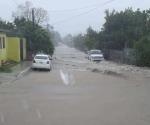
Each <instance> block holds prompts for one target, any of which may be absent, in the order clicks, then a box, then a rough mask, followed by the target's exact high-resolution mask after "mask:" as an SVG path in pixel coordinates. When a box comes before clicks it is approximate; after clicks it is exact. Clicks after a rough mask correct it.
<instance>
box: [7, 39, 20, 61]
mask: <svg viewBox="0 0 150 125" xmlns="http://www.w3.org/2000/svg"><path fill="white" fill-rule="evenodd" d="M7 43H8V45H7V59H8V60H13V61H16V62H20V38H18V37H7Z"/></svg>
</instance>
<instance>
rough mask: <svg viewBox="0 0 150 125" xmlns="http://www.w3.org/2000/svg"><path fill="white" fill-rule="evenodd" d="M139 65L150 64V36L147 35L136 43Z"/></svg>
mask: <svg viewBox="0 0 150 125" xmlns="http://www.w3.org/2000/svg"><path fill="white" fill-rule="evenodd" d="M135 50H136V59H137V65H140V66H150V37H149V36H146V37H143V38H142V39H140V40H139V41H137V42H136V43H135Z"/></svg>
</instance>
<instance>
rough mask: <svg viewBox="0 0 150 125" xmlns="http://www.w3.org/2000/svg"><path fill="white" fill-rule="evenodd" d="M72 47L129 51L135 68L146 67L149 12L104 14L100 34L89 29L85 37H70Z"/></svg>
mask: <svg viewBox="0 0 150 125" xmlns="http://www.w3.org/2000/svg"><path fill="white" fill-rule="evenodd" d="M72 44H73V45H74V46H75V47H76V48H77V49H79V50H82V51H85V50H90V49H101V50H111V49H113V50H120V51H123V50H124V49H125V48H131V49H134V50H135V58H136V64H137V65H140V66H150V9H149V10H140V9H137V10H133V9H132V8H128V9H125V10H124V11H115V10H113V11H109V10H106V11H105V23H104V24H103V26H102V28H101V30H100V31H99V32H96V31H94V30H93V29H92V28H91V27H89V28H88V29H87V32H86V34H78V35H76V36H72Z"/></svg>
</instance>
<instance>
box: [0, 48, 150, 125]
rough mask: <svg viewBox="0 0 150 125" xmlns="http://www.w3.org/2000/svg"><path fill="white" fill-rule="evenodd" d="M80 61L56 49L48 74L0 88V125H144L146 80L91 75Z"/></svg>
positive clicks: (147, 120) (149, 85)
mask: <svg viewBox="0 0 150 125" xmlns="http://www.w3.org/2000/svg"><path fill="white" fill-rule="evenodd" d="M84 57H85V54H83V53H81V52H79V51H78V50H75V49H73V48H69V47H66V46H60V47H57V48H56V52H55V55H54V58H55V59H54V60H53V70H52V71H51V72H48V71H31V72H30V73H28V74H27V75H26V76H24V77H23V78H20V79H18V80H16V81H14V82H13V83H11V84H2V85H0V125H149V124H150V98H149V95H150V91H149V89H150V82H149V81H150V80H149V79H148V78H143V77H137V78H136V79H135V78H134V79H133V78H128V77H127V78H123V77H116V76H113V75H107V74H103V73H95V72H92V71H91V70H88V69H87V67H89V65H93V63H91V62H89V61H88V60H86V59H85V58H84ZM94 65H95V64H94Z"/></svg>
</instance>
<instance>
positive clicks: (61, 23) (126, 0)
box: [0, 0, 150, 36]
mask: <svg viewBox="0 0 150 125" xmlns="http://www.w3.org/2000/svg"><path fill="white" fill-rule="evenodd" d="M25 1H26V0H1V3H0V17H1V18H2V19H4V20H12V17H11V15H12V11H14V10H15V9H16V7H17V5H18V4H21V3H24V2H25ZM28 1H31V2H32V3H33V5H34V6H35V7H43V8H44V9H46V10H47V11H48V13H49V18H50V20H49V22H50V24H51V25H53V26H54V28H55V30H57V31H59V32H60V33H61V35H62V36H64V35H66V34H68V33H71V34H73V35H74V34H77V33H84V32H85V31H86V29H87V28H88V27H89V26H91V27H92V28H94V29H95V30H100V28H101V27H102V25H103V23H104V22H105V20H104V16H105V14H104V11H105V10H106V9H110V10H112V9H115V10H124V9H125V8H127V7H132V8H133V9H136V8H141V9H148V8H150V6H149V5H150V0H114V1H112V2H111V3H109V4H106V5H104V3H105V2H107V1H108V0H28ZM95 8H96V9H95Z"/></svg>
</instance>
